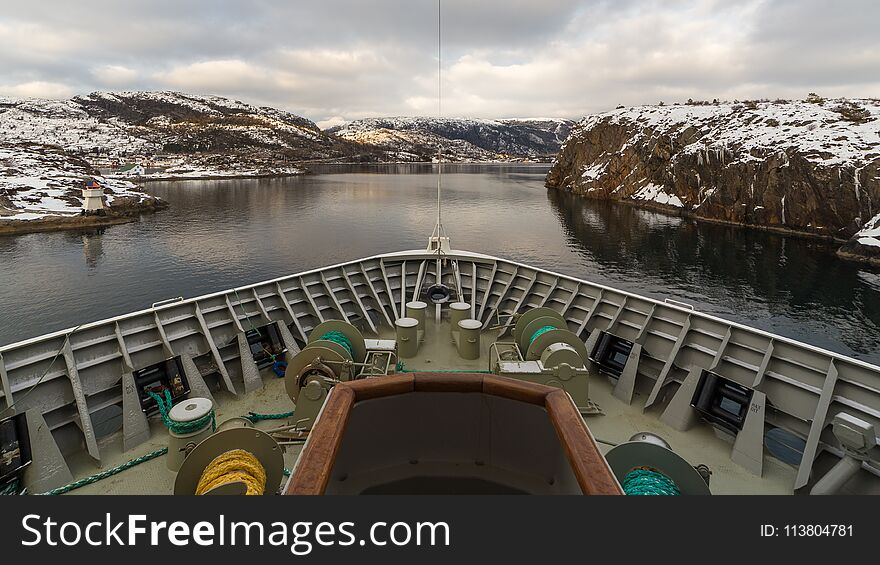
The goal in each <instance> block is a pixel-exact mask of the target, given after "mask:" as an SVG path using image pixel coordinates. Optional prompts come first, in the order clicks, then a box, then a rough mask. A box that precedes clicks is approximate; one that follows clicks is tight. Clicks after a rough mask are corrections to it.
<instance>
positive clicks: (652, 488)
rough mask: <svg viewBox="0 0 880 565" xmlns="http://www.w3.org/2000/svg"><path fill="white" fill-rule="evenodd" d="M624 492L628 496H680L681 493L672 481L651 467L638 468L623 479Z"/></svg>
mask: <svg viewBox="0 0 880 565" xmlns="http://www.w3.org/2000/svg"><path fill="white" fill-rule="evenodd" d="M621 486H622V487H623V492H624V493H626V494H628V495H631V496H632V495H636V496H638V495H648V496H678V495H680V494H681V491H680V490H679V489H678V485H676V484H675V482H673V480H672V479H670V478H669V477H667V476H666V475H664V474H663V473H661V472H660V471H658V470H656V469H652V468H650V467H636V468H635V469H633V470H632V471H630V472H629V473H627V475H626V476H625V477H624V478H623V484H622V485H621Z"/></svg>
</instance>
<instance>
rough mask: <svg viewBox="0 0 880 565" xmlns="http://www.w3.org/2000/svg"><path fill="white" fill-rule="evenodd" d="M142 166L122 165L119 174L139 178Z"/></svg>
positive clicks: (141, 173)
mask: <svg viewBox="0 0 880 565" xmlns="http://www.w3.org/2000/svg"><path fill="white" fill-rule="evenodd" d="M144 171H145V169H144V166H143V165H141V164H135V165H124V166H123V167H121V168H120V169H119V173H120V174H123V175H125V176H127V177H140V176H143V174H144Z"/></svg>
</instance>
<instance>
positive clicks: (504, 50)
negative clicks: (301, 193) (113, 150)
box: [0, 0, 880, 126]
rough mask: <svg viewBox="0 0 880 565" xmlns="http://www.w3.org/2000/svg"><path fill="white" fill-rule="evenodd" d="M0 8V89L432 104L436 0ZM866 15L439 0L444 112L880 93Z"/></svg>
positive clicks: (794, 4) (291, 103) (335, 108)
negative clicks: (172, 92)
mask: <svg viewBox="0 0 880 565" xmlns="http://www.w3.org/2000/svg"><path fill="white" fill-rule="evenodd" d="M4 4H5V5H4V6H3V9H2V10H0V12H2V13H0V94H5V95H11V96H38V97H47V98H66V97H69V96H73V95H76V94H85V93H88V92H91V91H94V90H132V89H150V90H158V89H171V90H179V91H184V92H190V93H200V94H218V95H223V96H229V97H234V98H236V99H239V100H243V101H246V102H251V103H255V104H261V105H262V104H267V105H273V106H277V107H281V108H285V109H288V110H291V111H293V112H295V113H297V114H301V115H304V116H306V117H308V118H310V119H312V120H315V121H317V122H319V123H320V124H321V125H323V126H328V125H332V124H334V123H338V122H341V121H343V120H350V119H355V118H361V117H371V116H389V115H433V114H436V112H437V58H436V57H437V3H436V0H397V1H396V0H369V1H367V0H308V1H291V0H286V1H285V0H251V1H243V0H242V1H226V0H205V1H200V0H197V1H192V0H149V1H148V0H126V1H124V2H123V1H117V0H31V1H28V2H17V1H13V0H6V1H4ZM878 26H880V1H877V0H837V1H822V0H764V1H742V2H737V1H731V0H726V1H723V0H718V1H716V0H694V1H689V2H685V1H662V2H661V1H637V0H613V1H601V0H581V1H570V0H533V1H524V0H499V1H496V0H480V1H476V0H472V1H470V2H467V1H465V0H444V2H443V92H444V94H443V114H444V115H447V116H469V117H486V118H497V117H567V118H578V117H581V116H583V115H585V114H587V113H590V112H595V111H602V110H607V109H610V108H613V107H614V106H616V105H617V104H626V105H631V104H644V103H651V104H654V103H657V102H658V101H660V100H664V101H666V102H674V101H684V100H687V99H688V98H691V97H692V98H698V99H712V98H720V99H731V100H732V99H735V98H739V99H744V98H764V97H766V98H777V97H785V98H803V97H804V96H805V95H806V94H807V93H808V92H810V91H816V92H818V93H820V94H822V95H825V96H857V97H880V32H878Z"/></svg>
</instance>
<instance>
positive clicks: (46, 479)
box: [22, 408, 73, 493]
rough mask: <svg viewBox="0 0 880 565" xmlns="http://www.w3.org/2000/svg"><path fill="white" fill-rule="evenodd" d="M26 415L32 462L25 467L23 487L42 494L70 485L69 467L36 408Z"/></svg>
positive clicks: (71, 478)
mask: <svg viewBox="0 0 880 565" xmlns="http://www.w3.org/2000/svg"><path fill="white" fill-rule="evenodd" d="M26 415H27V426H28V435H29V436H30V440H31V454H32V457H33V461H31V464H30V465H28V466H27V467H25V470H24V475H23V476H22V482H23V483H24V486H26V487H27V489H28V491H29V492H38V493H42V492H47V491H50V490H52V489H53V488H58V487H62V486H64V485H66V484H69V483H72V482H73V475H72V474H71V473H70V467H68V466H67V461H65V460H64V456H62V455H61V450H60V449H59V448H58V444H57V443H56V442H55V438H54V437H52V432H51V431H50V430H49V426H48V424H46V420H45V419H44V418H43V415H42V414H40V411H39V410H38V409H36V408H31V409H30V410H28V411H27V412H26Z"/></svg>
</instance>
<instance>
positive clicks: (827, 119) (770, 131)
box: [546, 95, 880, 262]
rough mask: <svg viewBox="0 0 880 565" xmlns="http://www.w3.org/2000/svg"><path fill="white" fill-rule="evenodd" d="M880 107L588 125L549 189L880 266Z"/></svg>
mask: <svg viewBox="0 0 880 565" xmlns="http://www.w3.org/2000/svg"><path fill="white" fill-rule="evenodd" d="M878 118H880V100H863V99H836V100H824V99H821V98H819V97H818V96H815V95H811V96H810V97H808V99H807V100H804V101H783V100H778V101H775V102H769V101H749V102H742V103H733V104H727V103H715V104H707V103H694V102H691V103H688V104H684V105H673V106H643V107H635V108H618V109H617V110H614V111H611V112H606V113H603V114H597V115H593V116H588V117H586V118H584V119H583V120H581V121H580V122H578V123H577V124H576V125H575V126H574V127H573V129H572V131H571V135H570V136H569V138H568V139H567V140H566V142H565V143H564V144H563V146H562V149H561V150H560V152H559V154H558V156H557V158H556V160H555V161H554V163H553V167H552V169H551V170H550V172H549V174H548V175H547V180H546V183H547V186H548V187H549V188H556V189H561V190H568V191H571V192H573V193H576V194H579V195H582V196H585V197H588V198H596V199H603V200H613V201H620V202H627V203H632V204H635V205H638V206H642V207H646V208H654V209H661V210H664V211H667V212H670V213H674V214H681V215H691V216H694V217H697V218H701V219H705V220H712V221H722V222H729V223H734V224H742V225H748V226H755V227H762V228H768V229H777V230H785V231H795V232H800V233H806V234H812V235H819V236H825V237H833V238H836V239H841V240H849V241H848V242H847V243H846V245H844V247H843V248H842V249H841V252H840V254H841V255H842V256H845V257H847V258H854V259H861V260H865V261H873V262H880V241H878V239H875V236H877V237H880V234H878V233H875V232H878V231H880V230H878V229H877V228H878V224H880V217H878V213H880V119H878Z"/></svg>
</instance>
